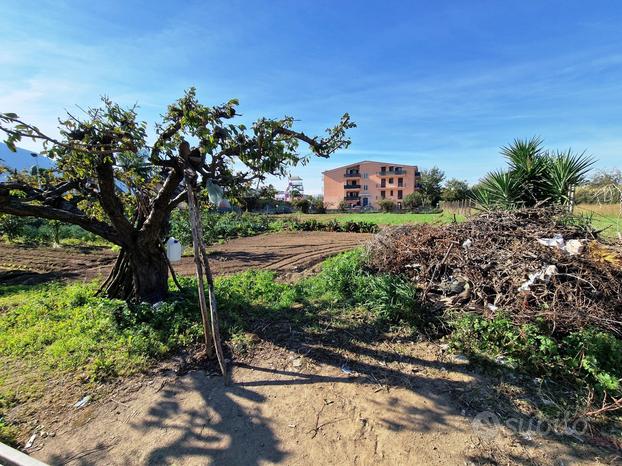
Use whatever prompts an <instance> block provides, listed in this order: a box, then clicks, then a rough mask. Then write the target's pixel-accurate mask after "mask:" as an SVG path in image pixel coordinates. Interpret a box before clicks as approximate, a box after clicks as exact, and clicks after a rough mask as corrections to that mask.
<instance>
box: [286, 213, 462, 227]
mask: <svg viewBox="0 0 622 466" xmlns="http://www.w3.org/2000/svg"><path fill="white" fill-rule="evenodd" d="M278 217H293V218H299V219H301V220H310V219H315V220H318V221H328V220H333V219H335V220H338V221H339V222H348V221H352V222H371V223H375V224H377V225H402V224H406V223H450V222H453V221H454V215H453V214H452V213H450V212H442V213H440V214H414V213H403V214H397V213H378V212H370V213H327V214H301V213H295V214H288V215H279V216H278ZM456 220H457V221H463V220H464V216H462V215H456Z"/></svg>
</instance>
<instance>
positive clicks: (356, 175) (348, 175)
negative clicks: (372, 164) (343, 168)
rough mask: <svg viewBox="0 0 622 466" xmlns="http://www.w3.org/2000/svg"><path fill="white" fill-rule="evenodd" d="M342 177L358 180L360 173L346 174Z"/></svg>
mask: <svg viewBox="0 0 622 466" xmlns="http://www.w3.org/2000/svg"><path fill="white" fill-rule="evenodd" d="M343 176H344V177H345V178H360V177H361V172H346V173H345V175H343Z"/></svg>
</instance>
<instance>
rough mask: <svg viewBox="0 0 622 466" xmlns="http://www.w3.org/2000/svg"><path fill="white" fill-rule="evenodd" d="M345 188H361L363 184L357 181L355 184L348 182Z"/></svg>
mask: <svg viewBox="0 0 622 466" xmlns="http://www.w3.org/2000/svg"><path fill="white" fill-rule="evenodd" d="M343 189H361V185H360V184H357V183H355V184H348V183H346V184H344V185H343Z"/></svg>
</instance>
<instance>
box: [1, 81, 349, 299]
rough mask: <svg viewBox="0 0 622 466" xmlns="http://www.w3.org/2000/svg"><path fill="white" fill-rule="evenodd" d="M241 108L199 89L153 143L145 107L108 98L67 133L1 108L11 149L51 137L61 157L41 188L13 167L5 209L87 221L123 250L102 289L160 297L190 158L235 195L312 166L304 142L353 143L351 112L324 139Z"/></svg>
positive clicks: (5, 187) (333, 146)
mask: <svg viewBox="0 0 622 466" xmlns="http://www.w3.org/2000/svg"><path fill="white" fill-rule="evenodd" d="M237 106H238V102H237V100H230V101H229V102H227V103H225V104H223V105H219V106H205V105H203V104H201V103H199V101H198V99H197V97H196V93H195V90H194V89H190V90H188V91H187V92H186V93H185V95H184V96H183V97H182V98H181V99H179V100H178V101H176V102H175V103H173V104H172V105H170V106H169V107H168V109H167V111H166V112H165V113H164V115H163V116H162V119H161V121H160V122H159V123H158V124H156V127H155V137H154V138H152V143H151V144H150V143H149V138H148V136H147V124H146V123H145V122H143V121H140V120H139V119H138V114H137V108H136V107H131V108H123V107H121V106H120V105H118V104H116V103H114V102H112V101H111V100H109V99H108V98H102V105H100V106H99V107H97V108H89V109H87V110H85V111H84V114H83V115H81V116H79V117H78V116H75V115H73V114H70V113H68V114H67V116H66V117H64V118H63V119H61V120H60V121H59V133H60V136H59V137H52V136H50V135H49V134H46V133H44V132H43V131H41V130H40V129H39V128H37V127H36V126H34V125H33V124H31V123H29V122H25V121H23V120H22V119H20V117H19V116H18V115H16V114H15V113H0V131H2V132H4V133H5V134H6V138H5V142H6V144H7V145H8V146H9V148H11V149H12V150H15V144H16V143H18V142H19V141H20V140H22V138H31V139H33V140H35V141H41V142H42V143H43V144H44V149H45V151H44V153H45V154H46V155H48V156H49V157H50V158H51V159H52V160H54V162H55V168H54V169H53V170H51V171H49V173H48V174H47V175H46V176H45V177H44V178H43V179H40V183H41V184H40V185H39V184H38V182H37V180H36V179H34V178H33V176H32V175H29V174H27V173H18V174H10V173H8V172H7V173H5V180H4V181H2V182H0V213H6V214H11V215H17V216H30V217H39V218H46V219H51V220H58V221H61V222H65V223H70V224H74V225H79V226H80V227H82V228H83V229H85V230H87V231H90V232H91V233H94V234H96V235H98V236H100V237H102V238H104V239H106V240H107V241H110V242H111V243H114V244H116V245H118V246H120V247H121V252H120V254H119V257H118V258H117V261H116V264H115V265H114V267H113V270H112V273H111V275H110V276H109V277H108V279H107V280H106V282H105V283H104V286H103V287H102V292H103V293H105V294H106V295H107V296H109V297H114V298H121V299H125V300H139V301H148V302H156V301H159V300H161V299H163V298H164V297H165V296H166V294H167V291H168V289H167V288H168V287H167V283H168V269H167V266H168V264H167V260H166V256H165V254H164V250H163V247H162V242H163V240H164V239H165V237H166V234H167V228H168V223H169V217H170V214H171V211H172V210H173V209H175V208H176V207H177V206H178V205H179V204H180V203H182V202H183V201H184V200H185V199H186V198H187V193H186V184H185V180H184V167H185V165H184V163H188V161H190V163H191V164H192V165H193V169H194V170H196V172H198V173H199V174H200V181H199V182H200V186H201V187H203V188H208V189H210V188H211V189H214V187H215V186H216V187H219V188H221V189H222V190H223V191H224V193H225V195H226V194H230V195H232V196H235V195H236V194H237V193H238V192H240V191H245V190H248V187H249V186H250V185H251V183H253V182H258V181H263V180H264V179H265V178H266V176H267V175H277V176H284V175H285V174H286V173H287V171H288V168H290V167H291V166H292V165H296V164H298V163H305V162H306V161H307V160H308V157H306V156H302V155H301V154H299V151H298V148H299V144H300V143H304V144H306V145H307V146H308V148H309V149H310V151H311V153H312V154H314V155H316V156H319V157H328V156H329V155H330V154H332V153H333V152H335V151H336V150H338V149H341V148H345V147H347V146H348V145H349V144H350V140H349V138H348V137H347V135H346V132H347V130H348V129H349V128H352V127H354V126H355V125H354V123H352V122H351V121H350V117H349V115H348V114H347V113H346V114H344V115H343V116H342V117H341V120H340V122H339V123H338V124H337V125H336V126H334V127H332V128H329V129H328V130H326V135H325V136H324V137H317V136H308V135H307V134H305V133H304V132H301V131H297V130H295V129H294V119H293V118H292V117H284V118H280V119H269V118H260V119H259V120H257V121H256V122H254V123H253V124H252V125H250V127H247V126H245V125H244V124H241V123H238V122H236V117H239V114H238V113H237V112H236V107H237ZM5 171H6V170H5Z"/></svg>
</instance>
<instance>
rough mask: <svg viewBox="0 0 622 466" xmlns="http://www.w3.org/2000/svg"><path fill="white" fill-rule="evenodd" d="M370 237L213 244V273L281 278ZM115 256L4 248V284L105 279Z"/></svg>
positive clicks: (319, 235)
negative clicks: (261, 272) (262, 272)
mask: <svg viewBox="0 0 622 466" xmlns="http://www.w3.org/2000/svg"><path fill="white" fill-rule="evenodd" d="M370 237H371V235H369V234H358V233H332V232H321V231H320V232H317V231H315V232H283V233H271V234H265V235H260V236H252V237H248V238H237V239H234V240H231V241H228V242H226V243H224V244H221V245H215V246H212V247H211V248H210V249H209V251H210V257H211V259H212V261H211V266H212V270H213V272H214V273H215V274H217V275H218V274H228V273H235V272H240V271H244V270H248V269H251V268H256V269H257V268H261V269H270V270H276V271H277V272H279V274H281V275H288V274H296V273H298V272H300V271H302V270H305V271H307V270H312V269H313V267H314V266H316V265H317V264H319V263H320V262H321V261H323V260H324V259H325V258H327V257H329V256H331V255H334V254H337V253H339V252H342V251H345V250H348V249H352V248H354V247H356V246H357V245H359V244H361V243H363V242H364V241H366V240H368V239H369V238H370ZM115 257H116V254H115V253H114V252H112V251H110V250H109V249H106V248H93V247H91V248H88V247H83V248H75V247H66V248H49V247H25V246H15V245H7V244H0V283H5V284H26V285H30V284H36V283H42V282H46V281H50V280H55V279H64V280H92V279H95V278H103V277H105V276H106V275H107V273H108V272H109V271H110V268H111V267H112V264H113V263H114V260H115ZM175 269H176V271H177V272H178V273H180V274H181V275H193V274H194V262H193V259H192V257H183V258H182V261H181V263H179V264H176V265H175Z"/></svg>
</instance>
